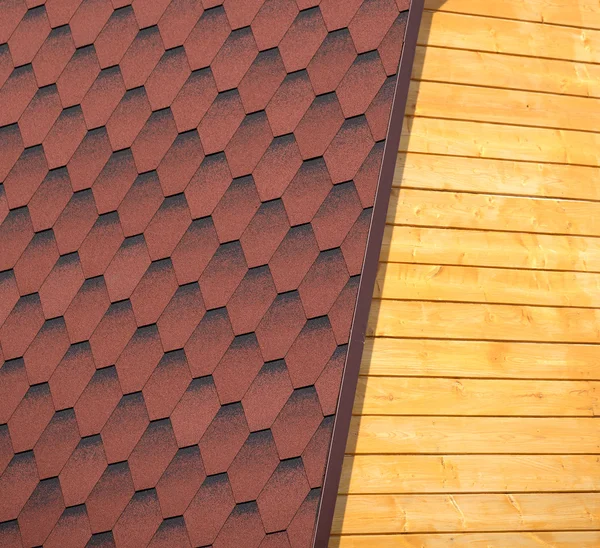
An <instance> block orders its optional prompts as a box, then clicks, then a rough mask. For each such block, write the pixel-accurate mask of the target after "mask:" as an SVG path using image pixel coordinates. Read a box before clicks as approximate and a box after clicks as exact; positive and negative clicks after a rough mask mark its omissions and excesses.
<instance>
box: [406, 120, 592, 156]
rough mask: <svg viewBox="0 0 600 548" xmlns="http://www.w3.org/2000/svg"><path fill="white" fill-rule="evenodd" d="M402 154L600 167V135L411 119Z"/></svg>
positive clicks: (453, 121) (456, 121)
mask: <svg viewBox="0 0 600 548" xmlns="http://www.w3.org/2000/svg"><path fill="white" fill-rule="evenodd" d="M400 151H401V152H420V153H432V154H446V155H451V156H471V157H474V158H495V159H500V160H523V161H529V162H552V163H558V164H577V165H584V166H593V167H598V166H599V165H600V133H588V132H583V131H571V130H563V129H547V128H535V127H523V126H520V127H515V126H509V125H501V124H489V123H482V122H465V121H460V120H437V119H434V118H419V117H415V118H413V117H407V118H406V120H405V124H404V127H403V130H402V138H401V140H400Z"/></svg>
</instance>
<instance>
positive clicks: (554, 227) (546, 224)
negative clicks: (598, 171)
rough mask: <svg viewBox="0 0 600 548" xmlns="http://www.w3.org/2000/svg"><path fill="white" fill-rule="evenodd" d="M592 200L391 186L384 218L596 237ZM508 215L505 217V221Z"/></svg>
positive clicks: (599, 220) (599, 232)
mask: <svg viewBox="0 0 600 548" xmlns="http://www.w3.org/2000/svg"><path fill="white" fill-rule="evenodd" d="M598 208H599V205H598V204H597V203H595V202H581V201H573V200H557V199H554V198H552V199H551V198H525V197H521V196H497V195H494V194H471V193H468V192H437V191H435V190H417V189H409V188H406V189H397V188H394V189H392V194H391V197H390V205H389V209H388V214H387V222H388V223H390V224H399V225H411V226H437V227H440V228H467V229H476V230H506V229H509V230H510V231H514V232H539V233H543V234H569V235H573V236H600V217H598V215H597V212H598ZM508 219H510V222H507V220H508Z"/></svg>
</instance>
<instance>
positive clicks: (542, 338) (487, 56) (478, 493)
mask: <svg viewBox="0 0 600 548" xmlns="http://www.w3.org/2000/svg"><path fill="white" fill-rule="evenodd" d="M418 44H419V45H418V48H417V53H416V61H415V70H414V73H413V82H412V86H411V90H410V94H409V100H408V107H407V116H406V119H405V125H404V130H403V136H402V141H401V144H400V152H399V156H398V162H397V166H396V177H395V180H394V190H393V193H392V199H391V204H390V208H389V212H388V218H387V227H386V232H385V237H384V245H383V250H382V254H381V264H380V267H379V272H378V276H377V283H376V288H375V293H374V301H373V306H372V308H371V317H370V324H369V329H368V339H367V342H366V346H365V353H364V356H363V361H362V366H361V377H360V380H359V386H358V391H357V396H356V400H355V405H354V417H353V419H352V425H351V432H350V438H349V441H348V446H347V455H346V459H345V464H344V470H343V476H342V482H341V485H340V495H339V499H338V506H337V509H336V516H335V520H334V525H333V535H332V539H331V546H333V547H340V548H372V547H373V548H397V547H410V548H417V547H418V548H445V547H448V546H456V547H463V546H464V547H469V548H479V547H481V548H484V547H485V548H491V547H494V548H496V547H498V548H504V547H511V548H512V547H515V548H530V547H531V548H533V547H536V548H537V547H541V546H545V547H557V548H563V547H569V548H579V547H582V548H586V547H597V546H600V425H599V422H598V419H597V416H598V415H599V414H600V169H599V168H600V3H599V2H598V1H597V0H505V1H503V2H482V1H481V0H426V10H425V14H424V18H423V25H422V28H421V32H420V36H419V40H418Z"/></svg>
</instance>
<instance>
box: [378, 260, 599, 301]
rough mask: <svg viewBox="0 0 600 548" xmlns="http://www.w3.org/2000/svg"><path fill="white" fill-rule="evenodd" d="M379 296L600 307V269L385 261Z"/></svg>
mask: <svg viewBox="0 0 600 548" xmlns="http://www.w3.org/2000/svg"><path fill="white" fill-rule="evenodd" d="M374 297H376V298H380V299H402V300H434V301H454V302H479V303H500V304H527V305H544V306H569V307H593V308H600V274H591V273H586V272H547V271H539V270H511V269H506V268H479V267H470V266H440V265H418V264H399V263H389V264H384V263H380V265H379V270H378V272H377V279H376V283H375V292H374Z"/></svg>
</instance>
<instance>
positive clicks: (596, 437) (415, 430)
mask: <svg viewBox="0 0 600 548" xmlns="http://www.w3.org/2000/svg"><path fill="white" fill-rule="evenodd" d="M598 422H599V421H598V420H597V418H572V417H560V418H556V417H427V416H419V417H414V416H393V415H392V416H369V415H367V416H363V417H353V418H352V423H351V427H350V437H349V439H348V445H347V448H346V452H347V453H349V454H372V453H379V454H384V453H385V454H391V455H399V454H407V453H409V454H411V453H415V454H416V453H426V454H436V455H447V454H453V453H473V454H482V455H483V454H489V453H495V454H514V453H517V454H536V453H547V454H565V453H572V454H587V453H600V424H598ZM481 460H482V461H483V460H485V459H484V457H482V458H481Z"/></svg>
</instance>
